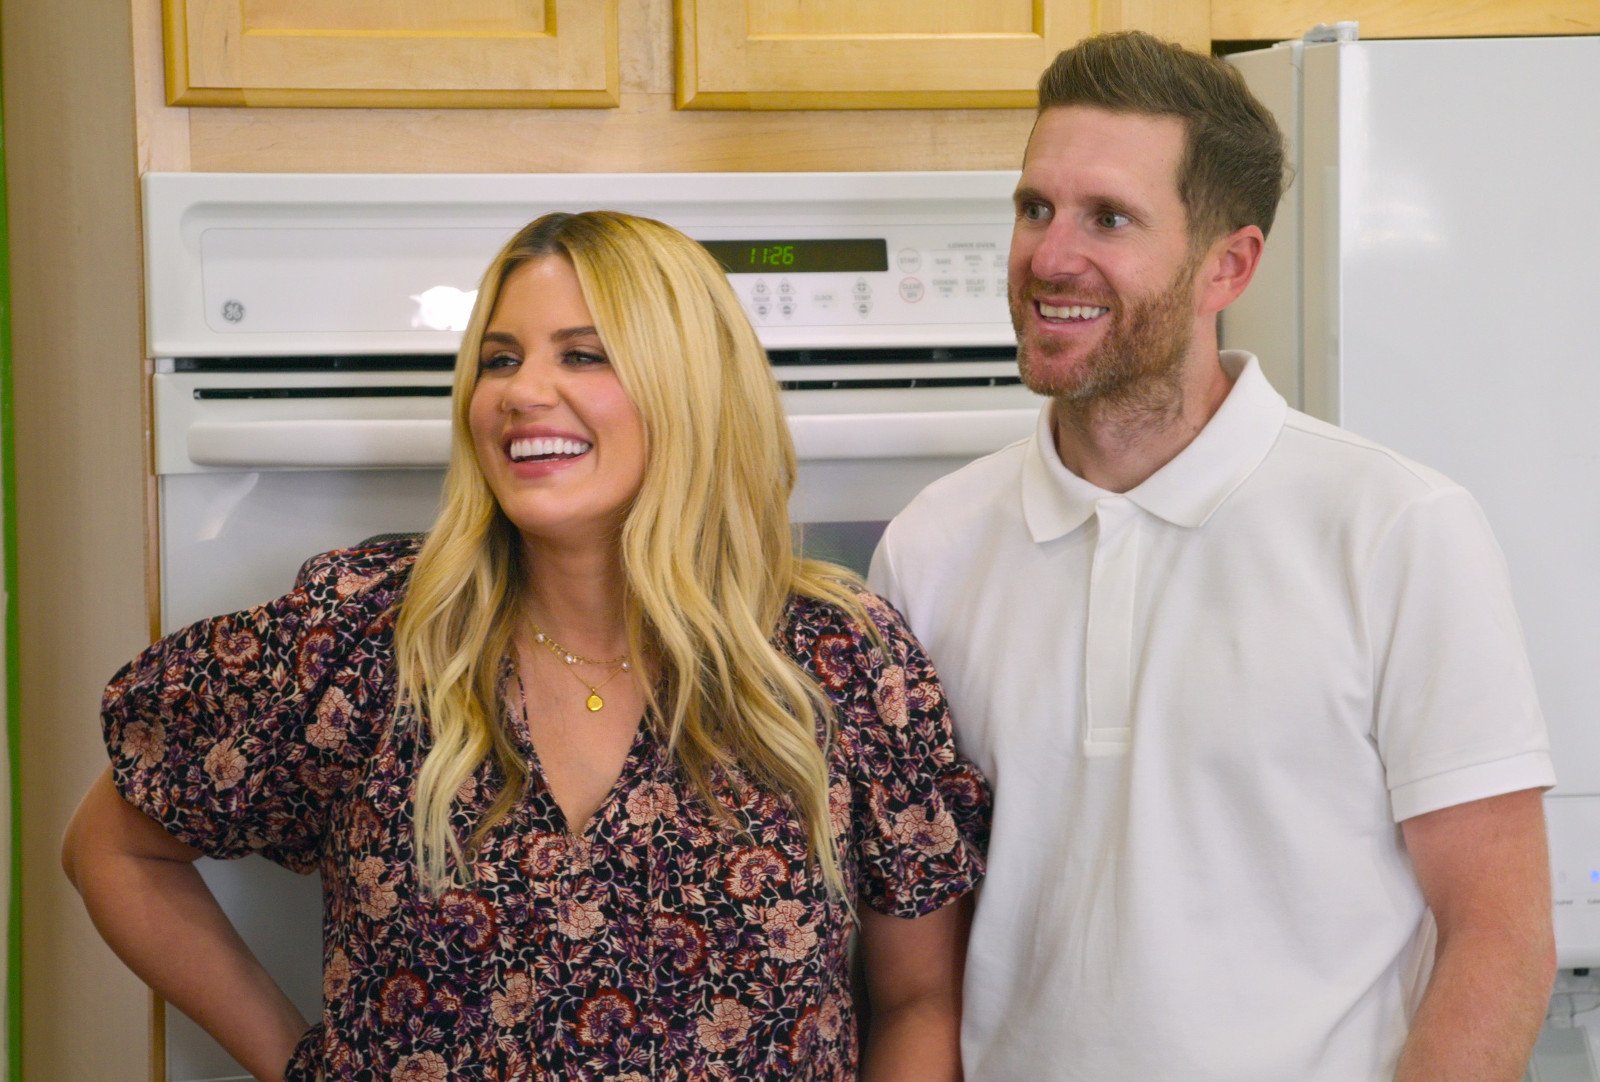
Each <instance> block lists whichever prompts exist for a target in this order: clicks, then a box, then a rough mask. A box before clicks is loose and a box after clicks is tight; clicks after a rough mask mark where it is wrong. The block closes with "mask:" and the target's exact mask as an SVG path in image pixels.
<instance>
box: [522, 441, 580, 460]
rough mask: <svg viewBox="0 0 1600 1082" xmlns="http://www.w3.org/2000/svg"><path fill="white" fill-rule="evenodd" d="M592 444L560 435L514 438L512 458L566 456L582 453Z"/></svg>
mask: <svg viewBox="0 0 1600 1082" xmlns="http://www.w3.org/2000/svg"><path fill="white" fill-rule="evenodd" d="M592 446H594V445H593V444H590V443H585V442H584V441H583V440H569V439H563V438H561V437H559V436H535V437H534V438H532V439H524V440H512V441H511V458H512V460H513V461H516V462H521V461H523V460H524V459H529V458H552V457H562V458H566V457H570V456H572V455H581V454H583V453H584V452H585V451H587V450H588V449H589V448H590V447H592Z"/></svg>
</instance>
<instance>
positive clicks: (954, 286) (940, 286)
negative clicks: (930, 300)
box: [933, 278, 961, 299]
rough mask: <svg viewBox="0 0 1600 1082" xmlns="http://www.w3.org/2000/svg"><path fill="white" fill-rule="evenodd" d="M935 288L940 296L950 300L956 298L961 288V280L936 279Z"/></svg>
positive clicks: (934, 281)
mask: <svg viewBox="0 0 1600 1082" xmlns="http://www.w3.org/2000/svg"><path fill="white" fill-rule="evenodd" d="M933 288H934V289H936V290H938V291H939V296H941V297H944V298H946V299H949V298H951V297H954V296H955V295H956V291H957V290H958V289H960V288H961V280H960V279H958V278H935V279H934V280H933Z"/></svg>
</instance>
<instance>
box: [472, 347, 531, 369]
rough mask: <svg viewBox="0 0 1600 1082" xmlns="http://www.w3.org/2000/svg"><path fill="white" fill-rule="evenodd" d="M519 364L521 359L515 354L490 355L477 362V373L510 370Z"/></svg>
mask: <svg viewBox="0 0 1600 1082" xmlns="http://www.w3.org/2000/svg"><path fill="white" fill-rule="evenodd" d="M520 363H521V358H520V357H518V356H517V355H516V354H515V353H504V352H502V353H491V354H489V355H488V356H487V357H484V358H483V359H482V360H480V361H479V362H478V371H480V372H488V371H490V370H492V369H496V368H512V367H515V366H516V365H517V364H520Z"/></svg>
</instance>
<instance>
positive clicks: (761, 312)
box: [756, 301, 772, 319]
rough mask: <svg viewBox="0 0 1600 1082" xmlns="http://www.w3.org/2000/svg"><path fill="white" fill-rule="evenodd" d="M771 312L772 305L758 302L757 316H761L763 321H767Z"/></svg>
mask: <svg viewBox="0 0 1600 1082" xmlns="http://www.w3.org/2000/svg"><path fill="white" fill-rule="evenodd" d="M771 311H772V305H770V304H768V303H767V302H766V301H756V315H758V316H760V317H761V318H762V319H766V318H767V315H768V313H770V312H771Z"/></svg>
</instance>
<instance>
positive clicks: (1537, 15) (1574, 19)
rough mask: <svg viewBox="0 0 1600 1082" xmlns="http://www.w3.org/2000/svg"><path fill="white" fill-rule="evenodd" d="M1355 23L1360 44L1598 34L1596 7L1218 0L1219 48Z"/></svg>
mask: <svg viewBox="0 0 1600 1082" xmlns="http://www.w3.org/2000/svg"><path fill="white" fill-rule="evenodd" d="M1337 20H1354V21H1355V22H1358V23H1360V24H1361V36H1362V38H1433V37H1437V38H1450V37H1518V36H1522V35H1541V34H1594V33H1600V3H1597V2H1596V0H1212V3H1211V37H1212V38H1213V39H1214V40H1216V41H1281V40H1286V39H1290V38H1297V37H1300V36H1301V35H1302V34H1304V33H1305V32H1306V31H1307V30H1309V29H1311V28H1312V27H1313V26H1316V25H1317V24H1318V23H1332V22H1335V21H1337Z"/></svg>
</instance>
